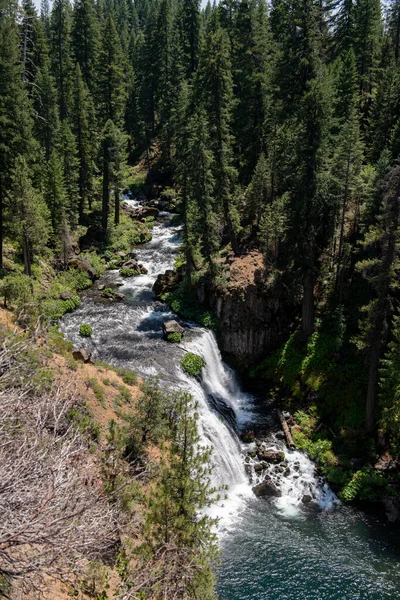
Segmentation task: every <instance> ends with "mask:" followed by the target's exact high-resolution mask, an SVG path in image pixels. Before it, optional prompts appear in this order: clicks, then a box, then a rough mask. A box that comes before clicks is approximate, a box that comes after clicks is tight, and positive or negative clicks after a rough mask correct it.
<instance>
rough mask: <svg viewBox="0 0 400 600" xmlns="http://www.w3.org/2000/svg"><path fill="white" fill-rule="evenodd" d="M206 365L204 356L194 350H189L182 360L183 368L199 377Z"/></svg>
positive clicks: (189, 373) (193, 375)
mask: <svg viewBox="0 0 400 600" xmlns="http://www.w3.org/2000/svg"><path fill="white" fill-rule="evenodd" d="M205 366H206V363H205V360H204V358H203V357H202V356H199V355H198V354H194V353H193V352H188V353H187V354H185V356H184V357H183V358H182V360H181V367H182V369H183V370H184V371H185V373H187V374H188V375H191V376H192V377H199V375H200V374H201V370H202V369H203V367H205Z"/></svg>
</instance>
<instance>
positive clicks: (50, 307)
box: [40, 296, 81, 321]
mask: <svg viewBox="0 0 400 600" xmlns="http://www.w3.org/2000/svg"><path fill="white" fill-rule="evenodd" d="M80 304H81V299H80V298H79V296H72V297H71V298H68V300H59V299H54V298H48V299H45V300H42V301H41V302H40V312H41V314H42V315H43V316H45V317H47V318H48V319H50V320H51V321H56V320H58V319H60V318H61V317H62V316H63V315H65V314H66V313H69V312H72V311H74V310H75V309H76V308H78V306H80Z"/></svg>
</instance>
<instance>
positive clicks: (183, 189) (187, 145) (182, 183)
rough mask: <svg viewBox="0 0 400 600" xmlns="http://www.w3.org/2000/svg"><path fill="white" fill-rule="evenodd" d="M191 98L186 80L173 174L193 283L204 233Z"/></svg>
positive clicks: (180, 100)
mask: <svg viewBox="0 0 400 600" xmlns="http://www.w3.org/2000/svg"><path fill="white" fill-rule="evenodd" d="M189 100H190V98H189V89H188V86H187V84H186V83H184V84H183V85H182V89H181V92H180V95H179V98H178V105H177V111H176V156H175V160H176V169H175V174H174V175H175V180H176V183H177V185H178V186H179V190H180V194H179V196H180V201H181V213H182V216H183V246H184V249H185V270H186V277H187V279H188V281H189V283H190V282H191V277H192V273H193V271H194V269H195V268H196V266H197V258H198V239H199V236H200V235H201V230H200V228H199V224H200V223H201V221H200V212H199V206H198V205H197V203H196V202H195V201H194V198H193V194H192V193H191V181H192V179H191V176H192V173H191V168H192V162H191V161H192V152H193V150H194V146H193V144H194V143H195V141H194V139H191V135H192V133H193V132H192V130H191V126H192V118H191V115H190V103H189ZM193 191H194V190H193Z"/></svg>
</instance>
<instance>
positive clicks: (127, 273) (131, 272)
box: [119, 269, 139, 277]
mask: <svg viewBox="0 0 400 600" xmlns="http://www.w3.org/2000/svg"><path fill="white" fill-rule="evenodd" d="M119 274H120V275H121V277H133V276H134V275H139V272H138V271H136V269H120V271H119Z"/></svg>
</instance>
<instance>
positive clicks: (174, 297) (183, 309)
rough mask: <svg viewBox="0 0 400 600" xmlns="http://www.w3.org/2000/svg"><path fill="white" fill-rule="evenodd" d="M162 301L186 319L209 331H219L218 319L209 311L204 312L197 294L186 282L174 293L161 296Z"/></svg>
mask: <svg viewBox="0 0 400 600" xmlns="http://www.w3.org/2000/svg"><path fill="white" fill-rule="evenodd" d="M161 300H163V301H164V302H166V303H167V304H168V306H170V307H171V309H172V310H173V311H174V312H175V313H176V314H178V315H180V316H182V317H183V318H184V319H189V320H191V321H195V322H196V323H200V325H203V327H207V329H212V330H213V331H217V330H218V317H217V316H216V315H215V314H214V313H213V312H211V311H209V310H203V308H202V306H201V304H200V302H199V300H198V298H197V294H196V292H195V291H194V290H193V289H192V288H190V287H189V286H188V285H187V284H186V283H185V282H183V283H181V284H180V285H179V286H178V287H177V288H176V289H174V290H173V291H172V292H166V293H165V294H163V295H162V296H161Z"/></svg>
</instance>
